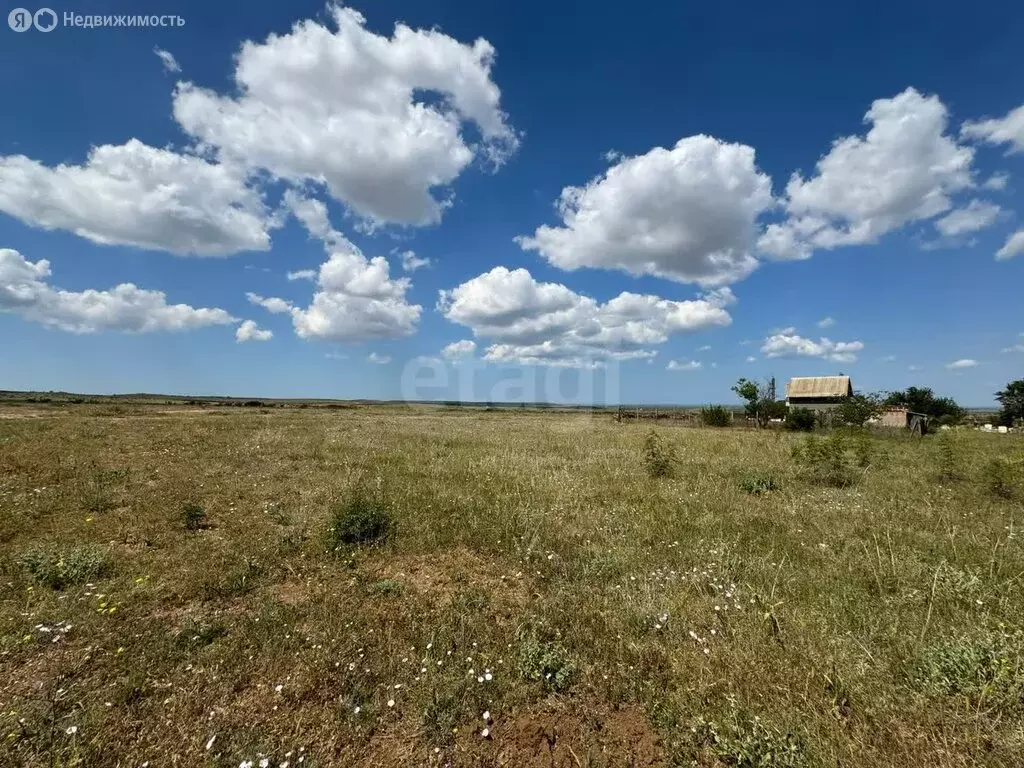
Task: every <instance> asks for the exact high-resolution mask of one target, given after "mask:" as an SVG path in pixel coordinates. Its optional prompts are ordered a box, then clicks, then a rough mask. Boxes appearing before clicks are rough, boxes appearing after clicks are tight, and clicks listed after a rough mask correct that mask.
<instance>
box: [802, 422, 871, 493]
mask: <svg viewBox="0 0 1024 768" xmlns="http://www.w3.org/2000/svg"><path fill="white" fill-rule="evenodd" d="M793 460H794V461H796V463H797V465H798V466H799V467H800V469H801V471H802V473H803V475H804V477H806V478H807V479H808V480H809V481H811V482H813V483H815V484H817V485H827V486H831V487H833V488H845V487H846V486H848V485H853V484H854V483H855V482H856V481H857V478H858V472H857V471H856V468H855V467H854V463H853V461H852V460H851V458H850V455H849V453H848V451H847V440H846V438H845V437H844V436H843V435H842V433H840V432H833V433H832V434H830V435H829V436H828V437H826V438H820V437H817V436H815V435H808V436H807V437H806V438H805V439H804V442H803V443H802V444H800V445H797V446H795V447H794V448H793Z"/></svg>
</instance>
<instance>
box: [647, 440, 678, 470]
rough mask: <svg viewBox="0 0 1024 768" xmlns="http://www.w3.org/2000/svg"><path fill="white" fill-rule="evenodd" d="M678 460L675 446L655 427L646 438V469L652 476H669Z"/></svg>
mask: <svg viewBox="0 0 1024 768" xmlns="http://www.w3.org/2000/svg"><path fill="white" fill-rule="evenodd" d="M675 461H676V453H675V448H674V447H673V446H672V444H671V443H667V442H665V440H664V439H663V438H662V437H661V435H659V434H658V433H657V432H655V431H654V430H653V429H652V430H651V431H650V432H648V433H647V437H646V438H645V439H644V469H646V470H647V474H648V475H649V476H650V477H667V476H668V475H670V474H672V465H673V464H674V463H675Z"/></svg>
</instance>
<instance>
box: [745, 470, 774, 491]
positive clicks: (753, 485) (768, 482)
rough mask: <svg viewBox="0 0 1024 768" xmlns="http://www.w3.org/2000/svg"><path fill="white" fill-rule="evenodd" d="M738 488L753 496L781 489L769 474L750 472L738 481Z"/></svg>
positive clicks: (772, 475)
mask: <svg viewBox="0 0 1024 768" xmlns="http://www.w3.org/2000/svg"><path fill="white" fill-rule="evenodd" d="M740 488H741V489H743V490H744V491H746V492H747V493H749V494H751V495H753V496H759V495H761V494H762V493H770V492H771V491H777V490H779V489H780V488H782V483H781V482H779V480H778V478H776V477H775V475H774V474H772V473H771V472H752V473H750V474H748V475H744V476H743V478H742V479H741V480H740Z"/></svg>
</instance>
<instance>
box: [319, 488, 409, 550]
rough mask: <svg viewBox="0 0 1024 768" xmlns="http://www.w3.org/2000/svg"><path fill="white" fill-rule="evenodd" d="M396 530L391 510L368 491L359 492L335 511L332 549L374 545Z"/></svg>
mask: <svg viewBox="0 0 1024 768" xmlns="http://www.w3.org/2000/svg"><path fill="white" fill-rule="evenodd" d="M393 532H394V519H393V517H392V515H391V512H390V511H389V510H388V509H387V508H386V507H385V506H384V505H383V504H381V503H379V502H377V501H374V500H372V499H370V498H368V497H367V496H365V495H364V494H361V493H360V494H357V495H355V496H353V497H352V498H351V499H349V500H348V501H346V502H344V503H343V504H341V505H339V506H337V507H335V508H334V509H333V510H332V511H331V517H330V521H329V523H328V526H327V539H328V543H329V544H330V545H331V548H332V549H338V548H339V547H343V546H351V545H353V544H373V543H375V542H378V541H383V540H385V539H387V538H388V537H389V536H390V535H391V534H392V533H393Z"/></svg>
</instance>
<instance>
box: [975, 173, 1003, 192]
mask: <svg viewBox="0 0 1024 768" xmlns="http://www.w3.org/2000/svg"><path fill="white" fill-rule="evenodd" d="M1009 183H1010V174H1008V173H993V174H992V175H991V176H989V177H988V178H987V179H986V180H985V183H984V184H982V185H981V186H982V187H983V188H984V189H992V190H995V191H997V192H998V191H1001V190H1004V189H1006V187H1007V186H1008V185H1009Z"/></svg>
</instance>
